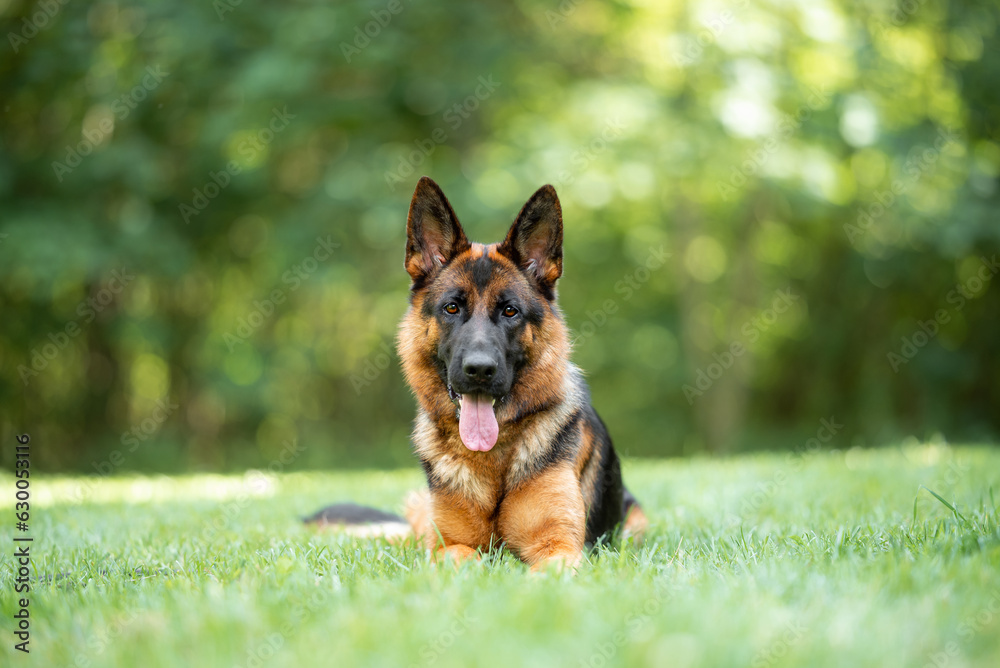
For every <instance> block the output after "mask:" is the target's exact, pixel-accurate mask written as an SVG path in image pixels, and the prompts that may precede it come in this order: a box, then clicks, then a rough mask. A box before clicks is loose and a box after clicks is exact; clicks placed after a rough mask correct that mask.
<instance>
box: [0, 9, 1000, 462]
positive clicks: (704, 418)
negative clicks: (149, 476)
mask: <svg viewBox="0 0 1000 668" xmlns="http://www.w3.org/2000/svg"><path fill="white" fill-rule="evenodd" d="M0 17H2V21H3V26H4V33H5V35H6V37H5V42H6V43H5V44H4V45H3V46H2V48H0V82H2V83H0V109H2V116H0V119H2V121H0V143H2V146H0V321H2V326H0V372H2V373H0V376H2V382H3V385H2V387H0V438H2V441H3V443H5V444H13V437H14V434H15V433H20V432H28V433H30V434H31V435H32V443H33V445H35V446H36V447H35V448H34V449H33V453H34V458H35V464H36V466H39V467H41V468H43V469H45V470H80V471H87V472H101V473H106V472H110V471H117V470H145V471H164V472H172V471H181V470H232V469H239V468H244V467H265V466H269V465H270V466H271V468H272V469H275V470H277V469H294V468H306V467H330V466H344V467H358V466H387V465H412V462H413V460H412V458H411V455H410V454H409V443H408V432H409V428H410V422H411V419H412V416H413V409H414V402H413V399H412V398H411V396H410V394H409V392H408V390H407V389H406V387H405V386H404V383H403V381H402V378H401V374H400V372H399V370H398V360H397V359H396V357H395V355H394V353H393V351H392V346H393V337H394V334H395V329H396V325H397V323H398V321H399V319H400V317H401V316H402V314H403V312H404V309H405V306H406V296H407V288H408V277H407V275H406V273H405V272H404V271H403V267H402V258H403V245H404V237H405V219H406V210H407V205H408V201H409V197H410V194H411V193H412V189H413V186H414V185H415V183H416V180H417V178H419V176H420V175H422V174H428V175H430V176H432V177H433V178H434V179H435V180H436V181H437V182H438V183H439V184H441V186H442V187H443V189H444V191H445V193H446V194H447V195H448V196H449V198H450V199H451V201H452V203H453V205H454V206H455V208H456V210H457V212H458V214H459V217H460V219H461V220H462V221H463V224H464V225H465V227H466V230H467V231H468V232H469V235H470V237H472V238H474V239H477V240H482V241H493V240H497V239H499V238H500V237H501V235H502V234H503V233H504V232H505V231H506V228H507V226H508V225H509V224H510V222H511V221H512V219H513V217H514V214H515V213H516V211H517V210H518V208H519V207H520V205H521V204H522V203H523V202H524V201H525V200H526V199H527V198H528V196H529V195H530V194H531V193H532V192H533V191H534V190H535V189H536V188H537V187H539V186H540V185H542V184H543V183H553V184H554V185H555V186H556V188H557V190H558V192H559V195H560V197H561V199H562V202H563V208H564V215H565V223H566V234H565V239H566V242H565V243H566V248H565V257H566V259H565V273H564V277H563V279H562V281H561V283H560V296H561V303H562V307H563V309H564V312H565V314H566V318H567V321H568V324H569V327H570V328H571V330H572V332H573V336H574V340H575V343H576V352H575V360H576V361H577V363H578V364H580V365H581V366H582V367H583V368H584V369H585V370H586V372H587V374H588V377H589V379H590V383H591V386H592V390H593V398H594V403H595V405H596V407H597V408H598V410H599V411H600V412H601V414H602V415H603V416H604V418H605V420H606V422H607V423H608V425H609V427H610V429H611V432H612V434H613V436H614V438H615V441H616V444H617V445H618V447H619V448H620V450H621V451H623V452H624V453H627V454H629V455H633V456H665V455H679V454H694V453H699V452H710V453H725V452H734V451H740V450H746V449H761V448H795V447H802V445H803V443H804V442H805V439H808V438H810V437H818V438H819V440H821V441H822V442H823V443H824V447H829V446H835V447H845V446H848V445H873V444H884V443H888V442H893V441H894V440H896V439H900V438H903V437H906V436H910V435H912V436H916V437H918V438H932V437H934V436H935V435H936V434H940V435H941V436H942V437H944V438H946V439H952V440H956V439H979V440H983V441H993V440H994V439H995V437H996V435H997V434H998V432H1000V286H997V285H994V283H996V282H997V281H998V279H1000V276H998V272H1000V265H998V264H997V263H996V260H995V259H994V258H1000V255H997V254H998V253H1000V224H998V216H997V204H998V202H1000V193H998V191H997V177H998V173H1000V138H998V135H997V132H998V123H1000V86H998V82H1000V49H998V48H997V22H998V20H1000V5H998V3H997V2H957V1H953V2H941V1H937V0H904V1H902V2H888V1H878V0H873V1H872V2H867V3H853V2H846V1H844V0H837V1H834V2H823V1H819V2H817V1H814V0H800V1H798V2H794V1H788V2H777V1H775V2H768V1H763V2H745V1H742V0H731V1H729V2H725V1H720V2H701V1H695V0H692V1H688V2H669V1H667V2H663V1H659V0H633V1H632V2H594V1H590V0H576V1H574V0H563V1H562V2H557V1H556V0H552V1H549V2H541V1H534V0H520V1H518V2H513V3H510V2H495V1H487V2H478V3H465V2H455V1H449V2H436V3H415V2H410V1H408V0H389V1H382V0H377V1H375V2H365V3H357V2H350V3H322V2H291V3H285V4H280V5H279V4H277V3H263V2H254V1H252V0H243V1H242V2H239V1H238V0H233V1H227V0H216V1H215V2H214V3H212V2H203V3H174V2H157V1H151V2H145V3H135V4H128V3H106V2H101V3H83V2H65V3H62V4H61V3H60V2H59V1H58V0H40V1H36V2H17V1H12V0H0ZM823 420H825V421H826V422H822V421H823ZM831 425H832V427H831ZM824 429H825V431H824ZM831 432H835V433H834V434H833V437H832V438H829V436H830V435H831ZM3 452H4V454H3V460H2V461H0V464H2V465H5V466H10V465H11V462H12V449H11V448H7V447H5V448H4V449H3Z"/></svg>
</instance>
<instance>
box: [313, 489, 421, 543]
mask: <svg viewBox="0 0 1000 668" xmlns="http://www.w3.org/2000/svg"><path fill="white" fill-rule="evenodd" d="M302 521H303V522H305V523H306V524H310V525H312V526H314V527H316V528H317V529H332V530H334V531H340V532H343V533H346V534H348V535H350V536H358V537H360V538H375V537H383V538H386V539H389V540H392V541H402V540H406V539H408V538H410V537H412V536H413V535H414V534H416V535H417V536H418V537H420V538H422V539H423V538H425V537H427V536H428V535H429V534H432V533H433V531H432V529H431V526H430V525H431V521H430V494H429V493H428V491H427V490H423V491H421V492H412V493H410V495H409V496H408V497H407V499H406V517H405V518H403V517H400V516H399V515H394V514H393V513H387V512H385V511H382V510H379V509H377V508H369V507H367V506H359V505H357V504H354V503H335V504H333V505H332V506H327V507H326V508H323V509H322V510H319V511H317V512H315V513H313V514H312V515H310V516H309V517H304V518H302Z"/></svg>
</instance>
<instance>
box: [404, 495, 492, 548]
mask: <svg viewBox="0 0 1000 668" xmlns="http://www.w3.org/2000/svg"><path fill="white" fill-rule="evenodd" d="M406 519H407V520H409V522H410V525H411V526H412V527H413V532H414V533H415V534H416V536H417V540H418V541H419V542H420V543H421V544H423V545H424V546H425V547H426V548H427V549H429V550H431V555H432V557H433V558H434V559H435V560H442V559H447V558H449V557H450V558H451V559H452V560H453V561H454V562H455V563H456V565H457V564H458V563H461V562H463V561H465V560H467V559H478V558H479V553H478V552H477V551H476V546H477V545H485V544H486V543H489V538H490V532H489V528H488V526H487V525H486V523H485V522H484V518H483V517H482V514H481V513H477V512H476V511H475V510H474V509H473V508H471V507H470V506H468V504H466V503H464V502H463V501H462V500H461V499H460V498H459V497H457V496H455V495H452V494H449V493H447V492H440V491H439V492H438V493H437V494H434V493H432V492H431V491H430V490H427V489H424V490H421V491H419V492H412V493H411V494H410V495H409V496H408V497H407V499H406ZM484 540H485V543H484Z"/></svg>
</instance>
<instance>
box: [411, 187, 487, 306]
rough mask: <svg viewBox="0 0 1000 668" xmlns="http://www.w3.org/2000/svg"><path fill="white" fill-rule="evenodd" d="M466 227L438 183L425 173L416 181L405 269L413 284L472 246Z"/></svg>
mask: <svg viewBox="0 0 1000 668" xmlns="http://www.w3.org/2000/svg"><path fill="white" fill-rule="evenodd" d="M470 247H471V246H470V244H469V240H468V239H466V238H465V231H464V230H463V229H462V226H461V224H459V222H458V217H457V216H455V211H454V210H453V209H452V208H451V204H449V203H448V198H446V197H445V196H444V193H443V192H441V188H439V187H438V184H436V183H434V181H432V180H431V179H430V178H428V177H426V176H423V177H421V178H420V180H419V181H417V188H416V190H414V191H413V199H412V200H411V201H410V215H409V217H408V218H407V220H406V262H405V264H406V272H407V273H408V274H409V275H410V278H412V279H413V286H414V287H416V286H418V285H420V284H422V283H424V282H425V281H426V280H427V279H428V278H429V277H430V276H432V275H433V274H434V273H436V272H437V271H439V270H440V269H441V267H443V266H444V265H446V264H448V262H449V261H450V260H451V259H452V258H453V257H455V256H456V255H458V254H459V253H461V252H463V251H466V250H468V249H469V248H470Z"/></svg>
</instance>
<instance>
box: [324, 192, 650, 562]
mask: <svg viewBox="0 0 1000 668" xmlns="http://www.w3.org/2000/svg"><path fill="white" fill-rule="evenodd" d="M406 236H407V239H406V259H405V266H406V271H407V273H409V275H410V279H411V280H412V284H411V287H410V307H409V310H408V311H407V313H406V316H405V317H404V318H403V322H402V324H401V326H400V330H399V337H398V340H397V347H398V350H399V356H400V359H401V361H402V366H403V372H404V374H405V376H406V380H407V381H408V382H409V384H410V387H411V388H412V389H413V392H414V394H415V395H416V398H417V402H418V409H417V418H416V424H415V429H414V432H413V444H414V449H415V451H416V455H417V457H418V459H419V460H420V463H421V465H422V466H423V469H424V472H425V473H426V476H427V484H428V490H427V491H426V492H424V493H423V494H417V495H411V497H410V499H409V500H408V502H407V511H406V515H407V520H408V523H409V526H410V527H411V528H412V531H413V532H414V533H415V534H416V535H417V537H418V539H419V540H421V541H423V542H424V544H425V545H426V546H427V547H428V548H430V549H432V550H434V551H435V553H437V554H442V553H443V554H450V555H452V556H453V557H455V558H456V559H463V558H466V557H472V556H476V555H477V554H478V552H479V551H483V550H490V549H492V548H495V547H498V546H500V545H505V546H506V547H507V548H508V549H510V550H512V551H513V552H514V553H515V554H517V556H518V557H520V558H521V559H522V560H523V561H525V562H527V563H528V564H530V565H531V566H532V568H533V569H537V568H540V567H543V566H545V565H547V564H549V563H562V564H566V565H569V566H576V565H577V564H578V563H579V561H580V559H581V553H582V550H583V549H584V546H585V545H593V544H594V543H595V542H596V541H597V539H598V538H600V537H601V536H604V535H606V534H610V533H612V532H614V531H616V529H619V528H620V529H621V530H622V531H623V533H624V534H625V535H632V536H634V537H635V538H636V539H639V538H641V534H642V532H643V531H644V530H645V527H646V524H647V522H646V518H645V515H644V514H643V512H642V510H641V509H640V507H639V505H638V504H637V503H636V501H635V498H634V497H633V496H632V495H631V494H630V493H629V492H628V491H627V490H626V489H625V488H624V486H623V484H622V478H621V469H620V465H619V461H618V456H617V455H616V454H615V450H614V447H613V446H612V444H611V437H610V436H609V435H608V431H607V429H606V428H605V426H604V423H603V422H602V421H601V418H600V417H598V415H597V412H596V411H595V410H594V408H593V407H592V406H591V405H590V396H589V392H588V389H587V385H586V383H585V382H584V381H583V377H582V374H581V372H580V370H579V369H578V368H577V367H575V366H574V365H573V364H572V363H571V362H570V360H569V353H570V346H569V340H568V337H567V329H566V325H565V323H564V322H563V318H562V314H561V313H560V310H559V307H558V305H557V303H556V281H557V280H558V279H559V277H560V276H561V275H562V269H563V266H562V265H563V256H562V240H563V224H562V209H561V207H560V205H559V199H558V197H557V196H556V191H555V189H554V188H553V187H552V186H550V185H546V186H543V187H542V188H540V189H539V190H538V191H537V192H536V193H535V194H534V195H532V196H531V199H529V200H528V202H527V204H525V205H524V207H523V208H522V209H521V211H520V213H519V214H518V215H517V218H516V220H515V221H514V224H513V225H512V226H511V228H510V230H509V231H508V232H507V236H506V238H505V239H504V240H503V241H502V242H500V243H497V244H490V245H483V244H478V243H470V242H469V240H468V239H467V238H466V236H465V231H464V230H463V229H462V226H461V224H459V222H458V218H457V216H456V215H455V212H454V210H453V209H452V207H451V204H449V202H448V200H447V199H446V198H445V196H444V193H443V192H441V189H440V188H439V187H438V185H437V184H436V183H434V181H432V180H431V179H429V178H427V177H426V176H425V177H423V178H421V179H420V181H419V182H418V183H417V187H416V190H415V192H414V193H413V199H412V201H411V202H410V212H409V218H408V220H407V225H406ZM387 517H388V518H392V516H385V514H384V513H381V512H379V511H366V509H360V508H358V507H356V506H349V505H339V506H331V507H330V508H327V509H324V510H322V511H320V512H319V513H317V514H316V515H314V516H313V517H311V518H308V521H316V522H318V523H322V524H336V525H349V524H353V525H358V524H360V523H372V522H385V521H387V519H386V518H387ZM398 519H399V521H402V518H398ZM388 521H392V519H389V520H388Z"/></svg>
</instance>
